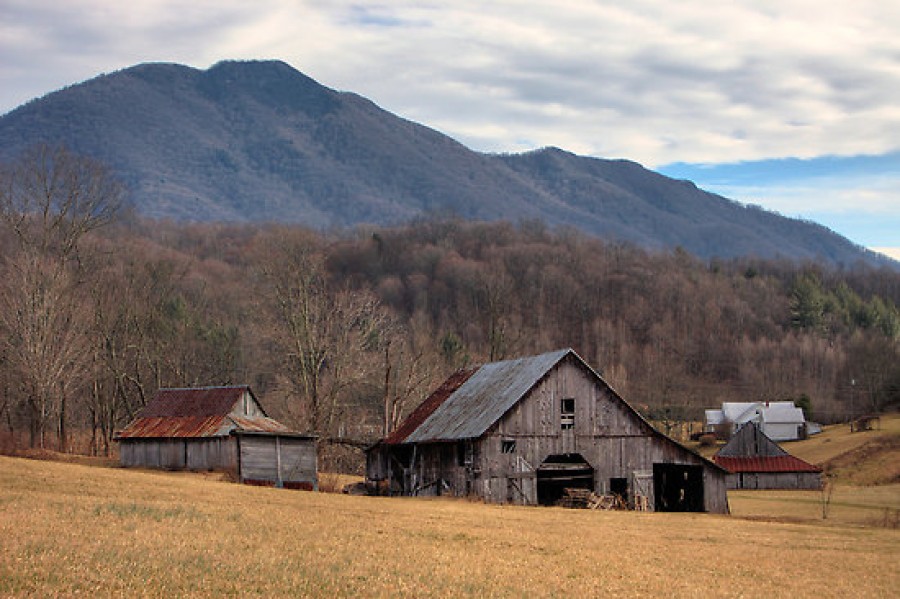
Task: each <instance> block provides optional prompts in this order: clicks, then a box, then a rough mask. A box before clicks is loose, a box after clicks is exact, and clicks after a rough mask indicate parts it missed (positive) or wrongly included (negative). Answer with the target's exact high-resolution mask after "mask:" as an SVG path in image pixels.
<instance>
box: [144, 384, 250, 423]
mask: <svg viewBox="0 0 900 599" xmlns="http://www.w3.org/2000/svg"><path fill="white" fill-rule="evenodd" d="M244 393H250V394H251V395H252V392H251V391H250V388H249V387H247V386H246V385H242V386H236V387H196V388H190V389H160V390H159V391H158V392H157V393H156V395H154V396H153V399H152V400H150V401H149V402H148V403H147V405H146V406H145V407H144V409H143V410H141V413H140V414H139V415H138V416H139V417H141V418H169V417H179V416H192V417H208V416H224V415H225V414H228V413H229V412H231V411H232V409H233V408H234V406H235V404H236V403H237V402H238V400H239V399H241V397H242V396H243V395H244Z"/></svg>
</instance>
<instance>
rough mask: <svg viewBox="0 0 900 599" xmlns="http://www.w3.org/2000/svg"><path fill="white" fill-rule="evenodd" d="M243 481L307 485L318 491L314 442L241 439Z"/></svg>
mask: <svg viewBox="0 0 900 599" xmlns="http://www.w3.org/2000/svg"><path fill="white" fill-rule="evenodd" d="M240 451H241V456H240V464H241V468H240V477H241V480H242V481H246V480H250V481H271V482H276V483H277V482H280V483H284V484H287V483H298V484H304V483H306V484H308V485H309V488H311V489H317V488H318V478H317V473H316V467H317V458H316V442H315V440H314V439H305V438H296V437H282V436H277V435H241V436H240Z"/></svg>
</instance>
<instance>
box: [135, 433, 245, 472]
mask: <svg viewBox="0 0 900 599" xmlns="http://www.w3.org/2000/svg"><path fill="white" fill-rule="evenodd" d="M119 453H120V461H121V463H122V465H123V466H126V467H138V468H165V469H169V470H230V469H235V468H236V467H237V451H236V445H235V441H234V439H233V438H231V437H213V438H206V439H127V440H122V441H121V442H120V447H119Z"/></svg>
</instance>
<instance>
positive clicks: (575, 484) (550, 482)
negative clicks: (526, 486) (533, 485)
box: [537, 453, 594, 505]
mask: <svg viewBox="0 0 900 599" xmlns="http://www.w3.org/2000/svg"><path fill="white" fill-rule="evenodd" d="M566 489H590V490H591V491H593V490H594V468H593V467H592V466H591V465H590V464H588V463H587V462H586V461H585V459H584V458H583V457H582V456H581V454H577V453H564V454H557V455H550V456H547V459H546V460H544V461H543V463H542V464H541V465H540V466H538V469H537V499H538V503H539V504H540V505H553V504H555V503H556V502H557V501H559V500H560V499H561V498H562V497H563V496H564V495H565V490H566Z"/></svg>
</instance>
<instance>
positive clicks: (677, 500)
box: [653, 464, 703, 512]
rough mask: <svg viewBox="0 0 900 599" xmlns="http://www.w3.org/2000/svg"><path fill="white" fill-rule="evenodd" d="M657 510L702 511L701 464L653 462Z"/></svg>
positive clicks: (654, 493)
mask: <svg viewBox="0 0 900 599" xmlns="http://www.w3.org/2000/svg"><path fill="white" fill-rule="evenodd" d="M653 495H654V500H655V509H656V511H657V512H702V511H703V466H689V465H687V464H653Z"/></svg>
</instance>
